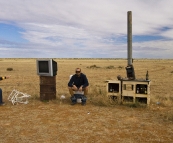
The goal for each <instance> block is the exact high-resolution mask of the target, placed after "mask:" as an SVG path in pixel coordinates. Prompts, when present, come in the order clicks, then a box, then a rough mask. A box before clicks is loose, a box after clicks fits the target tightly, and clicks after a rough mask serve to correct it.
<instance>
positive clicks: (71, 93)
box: [68, 87, 74, 96]
mask: <svg viewBox="0 0 173 143" xmlns="http://www.w3.org/2000/svg"><path fill="white" fill-rule="evenodd" d="M68 90H69V93H70V95H71V96H73V94H74V93H73V89H72V87H68Z"/></svg>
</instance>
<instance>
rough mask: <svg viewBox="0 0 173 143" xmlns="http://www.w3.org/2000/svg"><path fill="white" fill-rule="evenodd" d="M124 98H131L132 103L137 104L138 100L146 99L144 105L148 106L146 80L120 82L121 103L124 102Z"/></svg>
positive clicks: (148, 91)
mask: <svg viewBox="0 0 173 143" xmlns="http://www.w3.org/2000/svg"><path fill="white" fill-rule="evenodd" d="M126 97H129V98H130V97H131V98H133V102H134V103H136V102H138V99H146V103H147V104H150V81H146V80H126V81H122V101H123V102H124V101H125V98H126ZM141 101H142V100H141Z"/></svg>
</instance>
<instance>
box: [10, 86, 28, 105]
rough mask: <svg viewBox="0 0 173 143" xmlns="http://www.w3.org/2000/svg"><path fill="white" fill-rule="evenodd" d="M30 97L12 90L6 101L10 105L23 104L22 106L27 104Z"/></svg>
mask: <svg viewBox="0 0 173 143" xmlns="http://www.w3.org/2000/svg"><path fill="white" fill-rule="evenodd" d="M30 96H31V95H28V94H26V93H23V92H20V91H17V90H15V89H14V90H13V91H12V92H11V93H10V95H9V96H8V100H9V101H11V102H12V104H13V105H14V104H15V103H24V104H27V103H28V102H29V101H28V98H29V97H30Z"/></svg>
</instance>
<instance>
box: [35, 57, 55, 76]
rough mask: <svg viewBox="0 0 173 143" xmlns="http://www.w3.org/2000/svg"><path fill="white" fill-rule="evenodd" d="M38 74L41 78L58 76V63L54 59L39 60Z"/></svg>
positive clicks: (37, 62) (37, 61) (37, 63)
mask: <svg viewBox="0 0 173 143" xmlns="http://www.w3.org/2000/svg"><path fill="white" fill-rule="evenodd" d="M36 65H37V74H38V75H40V76H55V75H57V70H58V66H57V62H56V61H54V60H53V59H37V60H36Z"/></svg>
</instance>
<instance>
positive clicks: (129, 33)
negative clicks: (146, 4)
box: [127, 11, 132, 65]
mask: <svg viewBox="0 0 173 143" xmlns="http://www.w3.org/2000/svg"><path fill="white" fill-rule="evenodd" d="M127 25H128V26H127V45H128V46H127V51H128V53H127V61H128V63H127V65H132V12H131V11H128V12H127Z"/></svg>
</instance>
